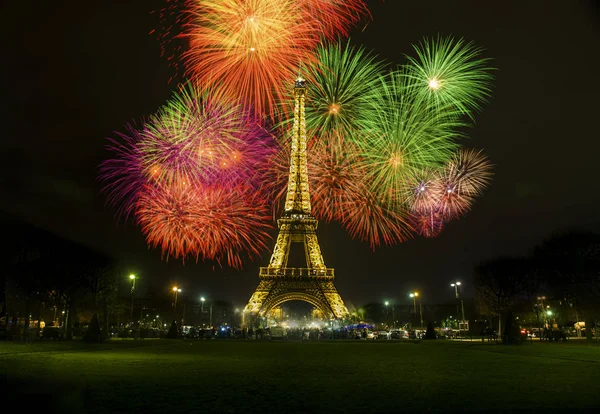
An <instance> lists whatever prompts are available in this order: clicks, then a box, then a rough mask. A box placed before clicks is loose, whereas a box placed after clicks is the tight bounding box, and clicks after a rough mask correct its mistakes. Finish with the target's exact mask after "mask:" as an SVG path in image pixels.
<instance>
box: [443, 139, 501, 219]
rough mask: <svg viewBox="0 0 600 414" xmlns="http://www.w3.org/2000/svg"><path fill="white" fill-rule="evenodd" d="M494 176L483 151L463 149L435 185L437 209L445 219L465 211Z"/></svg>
mask: <svg viewBox="0 0 600 414" xmlns="http://www.w3.org/2000/svg"><path fill="white" fill-rule="evenodd" d="M491 177H492V172H491V164H490V162H489V160H488V159H487V157H486V156H485V155H484V154H483V153H482V152H481V151H476V150H473V149H461V150H460V151H458V152H457V153H456V154H455V155H454V156H453V157H452V159H451V160H450V161H449V162H448V164H447V165H446V166H445V167H444V169H443V171H442V173H441V175H440V178H439V179H438V180H437V181H436V183H435V184H434V192H435V193H436V198H437V211H440V212H441V214H442V216H443V218H444V220H450V219H453V218H456V217H458V216H459V215H461V214H464V213H465V212H466V211H467V210H468V209H469V208H470V207H471V205H472V203H473V201H474V199H475V197H476V196H478V195H479V194H481V192H482V191H483V189H484V188H485V187H486V186H487V184H488V183H489V182H490V180H491Z"/></svg>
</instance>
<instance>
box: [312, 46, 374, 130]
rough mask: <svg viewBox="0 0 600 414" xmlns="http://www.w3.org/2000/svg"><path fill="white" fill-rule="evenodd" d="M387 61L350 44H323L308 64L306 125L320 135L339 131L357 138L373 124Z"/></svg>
mask: <svg viewBox="0 0 600 414" xmlns="http://www.w3.org/2000/svg"><path fill="white" fill-rule="evenodd" d="M384 68H385V64H384V63H382V62H380V61H378V60H377V59H376V57H375V56H374V55H372V54H370V53H368V52H366V51H365V50H364V49H363V48H354V47H352V46H351V45H350V44H349V43H347V44H346V45H345V46H344V45H341V44H335V45H329V46H321V47H319V49H318V51H317V60H316V61H315V62H314V63H311V64H309V65H308V66H307V67H306V70H305V73H306V77H307V80H308V82H307V88H308V90H307V95H308V97H307V105H306V127H307V129H308V130H309V131H312V132H313V133H314V134H317V136H319V137H326V136H330V135H331V134H339V135H341V136H343V137H344V138H345V139H347V140H353V141H355V140H356V136H357V134H359V133H361V132H362V131H365V130H369V129H370V128H371V127H372V126H373V122H374V121H375V117H374V116H373V115H374V114H373V106H372V101H373V100H374V99H376V97H377V96H378V91H377V87H378V86H379V77H380V75H381V74H382V72H383V69H384Z"/></svg>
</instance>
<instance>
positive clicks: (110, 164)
mask: <svg viewBox="0 0 600 414" xmlns="http://www.w3.org/2000/svg"><path fill="white" fill-rule="evenodd" d="M125 129H126V131H127V132H126V133H120V132H117V133H116V134H117V136H118V137H119V138H120V140H116V139H109V141H110V144H109V145H108V146H107V149H108V150H109V151H110V152H112V153H113V158H110V159H108V160H105V161H103V162H102V164H100V175H99V178H100V180H101V181H102V182H104V183H105V184H106V185H105V186H104V188H103V189H102V191H103V192H104V193H105V194H106V196H107V201H108V204H109V205H110V206H112V207H113V208H115V209H116V210H117V215H118V216H122V217H124V218H125V219H127V218H128V217H129V215H130V214H131V213H132V212H133V210H134V207H135V204H136V202H137V199H138V190H139V189H140V188H141V187H142V186H143V185H144V183H145V179H146V177H145V173H144V169H143V167H142V161H141V158H142V157H141V152H140V148H139V145H138V144H139V142H140V141H141V139H142V136H143V131H141V130H139V129H137V128H136V127H135V126H134V125H131V124H129V125H126V126H125Z"/></svg>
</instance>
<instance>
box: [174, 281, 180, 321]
mask: <svg viewBox="0 0 600 414" xmlns="http://www.w3.org/2000/svg"><path fill="white" fill-rule="evenodd" d="M180 292H181V289H180V288H179V287H177V286H173V293H174V294H175V303H174V305H173V320H175V315H176V313H177V296H178V294H179V293H180Z"/></svg>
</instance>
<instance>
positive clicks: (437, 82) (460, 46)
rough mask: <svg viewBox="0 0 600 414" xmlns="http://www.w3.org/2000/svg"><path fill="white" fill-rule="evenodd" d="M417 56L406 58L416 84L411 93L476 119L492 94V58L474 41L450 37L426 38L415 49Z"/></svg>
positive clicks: (407, 67) (408, 69)
mask: <svg viewBox="0 0 600 414" xmlns="http://www.w3.org/2000/svg"><path fill="white" fill-rule="evenodd" d="M414 48H415V51H416V53H417V57H416V58H413V57H410V56H407V59H408V61H409V63H408V64H407V65H406V75H407V76H408V77H409V78H410V79H411V81H413V82H414V83H413V86H414V88H413V90H412V91H411V92H412V93H415V94H417V95H420V96H421V97H423V98H425V99H428V100H430V101H432V102H433V103H435V104H436V105H441V106H446V105H452V106H455V107H456V108H457V109H458V110H459V111H460V113H462V114H465V115H468V116H469V117H470V118H471V119H473V116H472V111H477V110H479V109H480V108H481V104H482V103H484V102H485V101H486V99H487V98H488V97H489V95H490V93H491V84H492V80H493V76H492V75H491V73H490V72H491V70H492V69H491V67H490V66H488V64H489V62H490V59H487V58H483V57H481V52H482V49H480V48H478V47H476V46H475V45H474V44H473V43H472V42H469V43H467V42H465V41H464V40H463V39H459V40H454V39H453V38H451V37H447V38H441V37H438V39H437V40H434V39H428V38H425V39H424V40H423V41H422V42H421V43H420V44H419V45H417V46H414Z"/></svg>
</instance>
